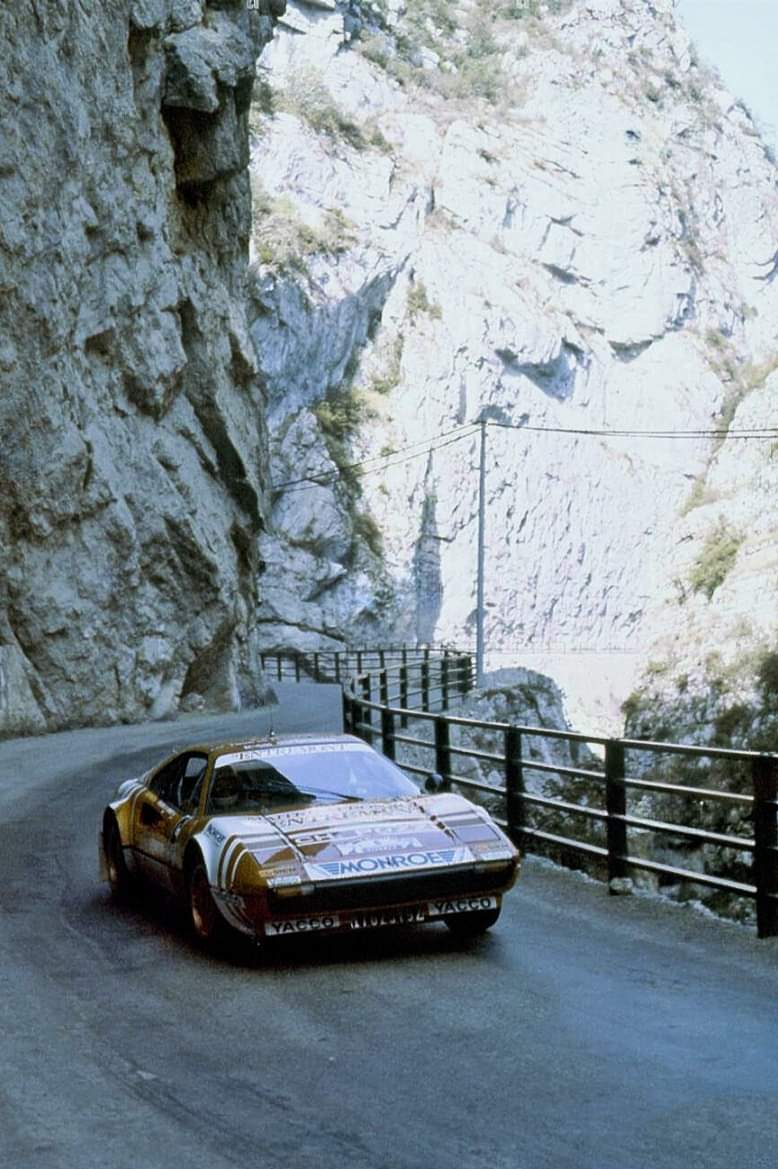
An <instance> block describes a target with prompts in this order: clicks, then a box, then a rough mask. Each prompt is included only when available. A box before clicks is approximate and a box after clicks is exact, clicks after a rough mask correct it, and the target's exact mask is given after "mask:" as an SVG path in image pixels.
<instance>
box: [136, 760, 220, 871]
mask: <svg viewBox="0 0 778 1169" xmlns="http://www.w3.org/2000/svg"><path fill="white" fill-rule="evenodd" d="M207 763H208V757H207V755H204V754H203V753H201V752H198V751H185V752H183V753H182V754H181V755H177V756H176V757H175V758H174V759H171V760H169V761H168V762H167V763H165V764H163V765H162V767H160V768H159V770H158V771H157V772H156V773H155V774H154V775H153V776H152V777H151V779H150V780H149V783H148V786H147V788H146V790H145V791H144V792H143V793H142V795H141V796H140V797H139V801H138V806H137V807H136V821H135V850H136V856H137V858H138V863H139V865H140V867H141V870H142V871H143V874H144V876H146V877H147V878H149V879H150V880H152V881H155V882H157V883H159V884H161V885H164V886H165V887H167V888H175V882H174V879H173V874H172V872H171V869H172V868H173V866H174V863H175V854H176V841H177V839H178V836H179V835H180V832H181V830H182V827H183V825H184V824H185V822H186V821H187V820H189V819H191V818H192V816H193V815H194V814H195V813H196V807H197V805H196V794H197V791H198V788H199V784H198V780H201V778H202V776H203V775H204V773H205V770H206V767H207ZM193 797H194V803H193Z"/></svg>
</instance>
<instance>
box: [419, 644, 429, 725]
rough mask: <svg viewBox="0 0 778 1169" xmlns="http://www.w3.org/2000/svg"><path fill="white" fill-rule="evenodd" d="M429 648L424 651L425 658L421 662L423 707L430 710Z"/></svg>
mask: <svg viewBox="0 0 778 1169" xmlns="http://www.w3.org/2000/svg"><path fill="white" fill-rule="evenodd" d="M429 652H430V651H429V650H428V649H427V650H425V651H424V659H423V660H422V663H421V709H422V710H427V711H428V710H429V708H430V658H429Z"/></svg>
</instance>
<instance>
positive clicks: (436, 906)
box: [264, 893, 501, 938]
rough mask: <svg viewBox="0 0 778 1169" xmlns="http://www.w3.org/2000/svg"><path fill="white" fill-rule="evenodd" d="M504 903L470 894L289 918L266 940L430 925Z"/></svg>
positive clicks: (270, 929) (272, 924)
mask: <svg viewBox="0 0 778 1169" xmlns="http://www.w3.org/2000/svg"><path fill="white" fill-rule="evenodd" d="M500 903H501V896H500V894H499V893H474V894H472V893H468V894H462V895H460V896H452V897H438V898H434V899H432V900H430V901H418V902H406V903H404V904H402V905H387V906H382V907H381V908H374V909H352V910H338V911H333V912H331V913H310V914H302V915H300V914H295V915H286V916H284V917H277V918H272V919H271V920H270V921H266V922H265V923H264V936H265V937H266V938H279V937H293V936H295V935H297V934H321V933H350V932H352V931H354V930H363V929H380V928H381V927H384V926H398V925H423V924H424V923H426V922H428V921H435V920H438V919H441V918H446V917H453V916H455V915H456V916H458V915H459V914H463V913H479V912H480V913H484V912H490V911H492V910H495V909H499V907H500Z"/></svg>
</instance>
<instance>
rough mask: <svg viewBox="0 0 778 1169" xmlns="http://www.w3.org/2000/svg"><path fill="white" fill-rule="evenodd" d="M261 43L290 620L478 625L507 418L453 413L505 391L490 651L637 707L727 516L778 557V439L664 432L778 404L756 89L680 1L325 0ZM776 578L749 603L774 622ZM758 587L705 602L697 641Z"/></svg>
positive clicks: (745, 566) (280, 503)
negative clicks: (694, 574)
mask: <svg viewBox="0 0 778 1169" xmlns="http://www.w3.org/2000/svg"><path fill="white" fill-rule="evenodd" d="M261 72H262V77H263V86H262V91H261V101H260V102H259V103H258V104H257V105H256V106H255V110H254V114H253V128H254V139H253V146H252V173H253V176H254V183H255V188H256V193H257V200H256V203H255V206H256V212H255V222H254V232H253V247H254V252H253V254H254V261H255V263H254V277H253V293H252V316H253V320H252V326H251V327H252V332H253V335H254V337H255V338H256V340H257V342H258V347H259V351H260V355H261V356H260V362H261V365H262V369H263V373H264V374H265V377H266V381H267V386H268V395H269V411H270V418H271V430H272V448H273V465H274V472H273V475H274V484H275V486H276V489H277V490H276V492H275V494H274V508H273V529H272V532H270V533H269V534H268V535H267V536H265V537H263V546H264V548H265V552H264V555H265V558H266V559H267V561H268V564H269V566H270V568H269V574H268V590H267V594H266V601H265V604H264V605H263V607H262V610H261V617H262V620H263V623H264V625H265V631H264V633H263V636H264V638H265V639H266V641H267V643H268V644H272V645H278V644H293V645H305V644H314V643H315V642H316V641H317V639H319V638H321V637H322V636H325V637H327V638H328V639H333V638H334V639H337V638H346V637H351V638H352V639H362V638H365V637H370V636H374V635H375V632H376V631H383V632H384V633H385V634H391V635H392V636H393V637H394V638H405V637H407V638H409V639H414V640H415V639H416V638H417V637H418V636H419V634H420V630H423V638H424V639H425V640H426V639H433V638H434V639H435V640H437V641H445V640H449V641H451V642H452V643H456V644H462V643H463V642H467V641H468V640H469V639H471V638H472V636H473V631H474V609H475V532H476V516H477V501H476V490H477V478H478V477H477V460H478V442H477V437H476V436H475V435H474V434H473V432H472V430H471V431H467V430H463V432H462V434H459V435H457V434H452V433H451V432H453V431H454V430H455V428H457V427H465V426H466V424H468V423H472V422H473V421H474V420H475V419H477V418H479V417H480V416H481V415H482V414H483V413H485V415H486V416H487V417H489V418H490V419H491V420H492V422H493V423H499V424H501V425H500V426H499V427H498V426H497V425H493V426H491V427H490V429H489V444H488V445H489V455H488V473H487V487H486V490H487V502H488V526H487V545H488V547H487V581H486V593H487V638H488V644H489V646H490V651H491V656H490V659H489V664H490V666H492V667H494V666H498V665H505V664H508V663H516V664H522V665H525V666H532V667H534V668H537V669H538V670H542V671H544V672H546V673H549V674H551V675H552V676H553V677H554V678H555V679H556V680H557V681H558V682H559V683H560V684H561V686H562V688H563V690H564V691H565V693H566V698H567V702H568V710H569V713H570V718H571V721H572V722H573V724H574V725H577V726H580V727H582V728H583V729H587V730H590V731H592V732H594V731H600V732H606V733H611V732H614V731H618V730H620V729H621V714H620V705H621V703H622V702H623V701H624V699H625V697H626V696H627V695H628V694H629V693H630V691H631V690H632V689H633V688H634V686H635V685H636V681H637V680H638V679H639V678H640V676H641V674H642V672H643V671H644V669H645V667H646V665H647V663H649V662H651V661H653V660H654V659H655V657H656V656H657V652H658V651H657V650H656V648H655V646H656V643H657V640H658V639H660V638H661V636H662V630H663V629H665V628H668V626H667V624H666V621H667V613H666V611H667V605H668V598H670V599H671V601H670V604H671V605H672V604H676V602H675V601H674V600H672V598H674V597H675V596H676V594H677V588H676V585H675V584H674V581H675V579H676V577H678V575H679V567H681V569H682V571H681V573H680V575H681V577H683V579H684V582H685V583H683V587H684V588H685V589H686V591H687V593H688V592H689V588H690V586H689V581H688V571H687V570H689V571H690V570H691V569H692V568H693V564H694V562H695V561H696V559H697V558H698V557H699V556H700V555H702V553H703V550H704V547H705V541H706V540H707V538H708V536H709V535H710V533H711V532H713V534H714V535H715V533H716V532H717V531H718V525H719V515H720V513H721V516H723V522H724V523H725V524H726V525H730V526H732V527H734V528H735V529H736V530H737V532H738V533H742V532H743V531H748V532H749V533H750V534H749V535H748V538H747V539H745V540H744V541H743V542H741V544H739V545H738V549H739V550H738V561H737V565H736V568H735V571H734V573H733V575H732V577H731V578H730V584H731V586H732V587H733V588H734V587H735V582H737V581H738V580H739V579H745V577H743V578H741V577H740V575H739V574H740V573H741V569H742V570H743V572H744V573H745V576H747V575H749V573H750V572H751V569H755V568H756V566H757V565H759V566H761V568H760V571H762V569H764V568H765V567H769V564H770V563H771V559H770V558H771V555H772V554H771V552H770V551H769V547H770V546H771V545H770V542H769V536H768V534H767V530H766V527H765V525H767V527H769V521H768V520H767V519H766V517H765V516H764V515H763V508H762V505H761V503H760V499H762V496H761V495H760V494H759V492H752V491H750V489H749V488H748V487H747V486H746V484H747V483H748V482H750V481H753V480H754V479H758V480H759V481H760V482H761V481H762V480H764V482H765V483H768V480H770V476H771V472H770V470H769V467H770V466H771V464H770V455H769V443H768V444H765V443H761V444H760V443H759V442H757V441H754V442H746V443H740V444H738V443H729V442H724V443H721V442H720V440H718V439H715V438H712V437H706V436H705V434H704V433H702V434H700V435H699V436H697V437H694V436H693V435H690V436H689V437H687V438H684V439H672V438H667V437H663V434H662V432H665V431H672V432H678V431H687V432H696V431H701V432H705V431H712V430H722V431H725V432H726V431H727V430H728V429H729V428H730V427H732V428H733V429H734V428H736V427H738V426H739V425H741V424H742V425H747V424H748V420H749V419H750V418H751V417H752V415H753V417H754V418H756V417H757V416H759V417H764V418H767V419H768V420H769V417H770V412H769V402H770V401H771V400H772V401H773V402H774V400H775V383H774V382H770V381H769V380H765V371H768V372H769V370H770V368H771V364H772V363H773V362H774V361H775V358H776V354H778V341H777V340H776V336H775V329H774V324H773V322H774V320H775V314H776V310H778V300H777V298H778V281H777V280H774V279H773V276H774V275H775V247H776V243H775V241H776V237H777V236H778V193H777V191H776V171H775V166H774V163H773V162H772V160H771V158H770V157H769V154H768V152H767V151H766V150H765V147H764V145H763V143H762V141H761V140H760V138H759V136H758V134H757V132H756V130H755V129H754V126H753V124H752V121H751V119H750V117H749V114H748V112H747V110H746V109H745V108H744V107H743V106H742V104H740V103H739V102H737V101H736V100H735V99H734V98H733V97H732V96H731V95H730V94H729V93H728V92H727V91H726V90H725V89H724V88H723V87H722V85H721V84H720V82H719V81H718V80H717V79H716V77H715V76H713V75H712V74H711V73H710V71H709V70H706V69H705V68H704V67H703V66H702V65H701V64H700V63H699V62H698V61H697V60H696V58H695V55H694V52H693V50H692V48H691V46H690V44H689V41H688V39H687V37H686V36H685V34H684V32H683V30H682V29H681V28H680V27H679V26H678V24H677V23H676V20H675V16H674V11H673V5H672V3H670V0H654V2H652V3H648V2H644V0H596V2H593V0H589V2H587V3H575V2H572V0H556V2H554V3H548V4H535V3H533V4H513V5H512V4H505V3H498V2H497V0H495V2H494V3H484V4H479V5H478V6H474V5H472V4H466V3H461V4H452V5H441V4H438V3H434V2H433V0H419V2H418V3H414V4H413V5H410V4H407V5H406V4H404V3H402V2H400V0H397V2H396V3H395V2H392V3H389V2H387V3H383V2H381V3H376V4H372V5H367V4H360V3H356V2H351V3H348V4H346V3H337V4H334V3H328V4H326V5H322V4H315V5H314V4H311V3H307V2H304V0H294V2H293V3H290V4H289V6H288V12H287V14H286V16H285V17H284V21H283V23H282V24H281V25H280V26H279V33H278V36H277V38H276V40H275V41H274V43H273V45H272V47H271V49H270V50H269V51H268V54H267V55H266V58H265V59H264V60H263V69H262V71H261ZM754 412H755V413H754ZM635 430H637V431H647V432H656V437H643V438H636V437H630V436H629V435H624V436H619V434H618V433H614V432H619V431H635ZM593 432H594V433H593ZM600 432H607V433H600ZM438 435H448V437H447V438H445V439H443V440H441V441H440V442H438V443H437V444H436V443H430V442H429V441H424V440H429V439H431V438H432V437H433V436H438ZM446 444H448V445H446ZM393 452H396V453H393ZM722 460H723V461H722ZM354 463H359V464H360V466H359V467H356V468H355V467H354V466H353V464H354ZM730 473H732V474H736V475H738V476H739V479H738V481H740V480H742V482H743V487H742V489H741V488H737V489H735V490H736V494H737V497H738V500H739V502H738V503H737V506H736V507H735V509H734V510H731V509H730V506H729V505H730V498H731V494H732V492H731V489H730V487H729V486H726V485H723V484H722V485H716V484H714V482H713V480H714V479H717V477H720V478H722V479H723V478H726V477H727V476H729V474H730ZM706 490H709V491H710V492H712V493H715V494H716V495H717V503H716V504H715V505H714V506H711V505H710V501H708V502H705V492H706ZM760 490H761V489H760ZM765 490H767V488H765ZM701 500H702V501H703V503H702V506H698V505H699V504H700V501H701ZM706 509H707V510H706ZM757 532H759V533H761V534H760V535H759V536H758V537H757V536H756V533H757ZM752 551H753V555H752ZM686 560H688V562H689V563H688V565H686V566H685V567H684V564H685V561H686ZM281 569H283V573H284V574H287V573H289V572H291V577H284V576H282V575H281ZM757 576H758V574H757V573H756V571H754V572H753V573H751V577H752V582H753V586H752V585H749V586H748V587H747V588H746V587H745V586H744V587H743V589H741V590H740V591H739V592H738V596H737V600H736V601H735V604H736V607H738V611H737V612H733V613H731V614H730V617H731V619H732V621H735V620H736V619H737V617H739V616H748V619H749V620H750V621H752V622H753V624H754V627H755V628H757V627H758V629H759V630H760V633H759V637H760V638H762V637H764V639H769V638H768V630H770V629H772V633H771V634H769V636H770V637H772V638H773V639H774V638H775V636H776V633H778V631H777V630H775V613H776V596H775V587H776V584H775V578H774V574H773V575H772V576H768V577H767V578H766V579H765V578H764V577H763V581H764V587H763V588H762V589H761V590H760V589H758V588H757V587H756V584H755V582H756V579H757ZM285 579H286V580H287V581H288V580H291V581H292V582H293V587H292V588H288V589H287V588H285V587H284V581H285ZM304 581H305V582H307V592H306V591H304V590H303V588H302V587H295V584H294V582H299V584H300V586H302V584H303V582H304ZM430 582H431V586H430ZM728 587H729V586H728ZM738 589H740V586H739V585H738ZM725 595H726V596H729V597H731V596H732V594H730V593H729V592H728V591H727V589H725V588H722V589H721V590H720V591H719V592H718V593H717V596H716V597H714V598H713V600H712V601H710V602H708V600H707V598H706V597H705V594H704V592H700V593H699V594H695V595H694V598H693V600H692V601H691V602H689V603H688V604H687V607H686V608H685V609H683V612H681V610H679V623H676V624H675V625H671V626H670V627H669V628H670V629H671V631H672V638H673V639H674V641H675V643H676V653H677V655H680V656H683V640H684V639H683V638H679V636H678V633H679V630H680V629H681V628H682V626H683V624H684V622H683V620H682V619H683V618H684V617H686V616H688V615H689V614H690V613H692V611H695V612H696V611H699V613H700V616H701V620H703V625H701V627H700V636H701V637H703V638H706V637H707V638H710V639H712V640H715V639H716V637H717V636H718V629H719V628H721V629H722V630H723V628H724V625H722V626H720V627H718V626H717V627H716V629H715V630H713V629H712V630H711V632H710V633H706V632H704V628H703V626H704V619H705V618H706V617H707V615H708V614H709V613H710V612H712V607H715V606H717V605H718V603H719V602H718V599H720V600H721V602H722V612H723V609H724V606H723V601H724V598H725ZM717 598H718V599H717ZM677 607H678V606H677V604H676V608H677ZM727 619H728V620H729V618H727ZM730 624H731V622H730ZM681 669H682V667H680V666H679V672H680V671H681Z"/></svg>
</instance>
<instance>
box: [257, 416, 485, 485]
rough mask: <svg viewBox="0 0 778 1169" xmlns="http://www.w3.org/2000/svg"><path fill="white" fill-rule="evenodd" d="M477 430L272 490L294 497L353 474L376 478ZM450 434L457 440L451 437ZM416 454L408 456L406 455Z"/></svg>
mask: <svg viewBox="0 0 778 1169" xmlns="http://www.w3.org/2000/svg"><path fill="white" fill-rule="evenodd" d="M475 432H476V428H475V427H474V426H473V425H472V424H467V425H465V426H458V427H456V428H455V429H454V430H445V431H443V432H442V433H441V434H439V435H436V436H435V437H433V438H427V439H422V440H420V442H415V443H410V444H409V446H407V447H401V448H400V449H399V450H397V451H393V452H392V453H391V455H374V456H373V457H372V458H370V459H363V460H362V461H361V462H358V463H347V464H346V465H345V466H342V467H339V468H338V469H337V470H336V471H323V472H322V473H321V474H320V475H315V474H311V475H305V476H304V477H302V478H300V479H289V480H287V481H286V482H285V483H278V484H276V485H274V486H273V487H272V488H271V490H272V491H273V492H274V493H277V494H281V495H291V494H293V493H294V492H295V491H307V490H308V489H309V488H311V487H326V486H328V485H329V484H330V483H334V482H337V480H338V479H343V478H345V477H346V476H348V475H351V476H352V477H353V478H355V479H363V478H364V477H365V476H366V475H374V474H375V473H376V471H388V470H390V469H391V468H392V467H400V466H402V465H403V464H404V463H409V462H411V461H412V460H413V459H419V458H421V457H422V456H423V455H429V454H432V453H433V452H435V451H440V450H443V449H444V448H445V447H447V446H451V445H452V444H453V443H455V442H459V441H460V440H461V439H463V438H468V437H469V436H470V435H472V434H475ZM449 435H453V437H451V438H448V436H449ZM442 438H448V441H447V442H440V441H439V440H440V439H442ZM420 443H423V444H424V445H423V446H422V447H421V450H414V448H415V447H418V446H419V445H420ZM409 451H411V452H413V453H411V454H407V453H406V452H409ZM397 455H404V456H405V457H404V458H396V456H397ZM377 460H382V461H381V462H380V464H379V466H377V467H371V466H369V464H371V463H375V462H376V461H377Z"/></svg>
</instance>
